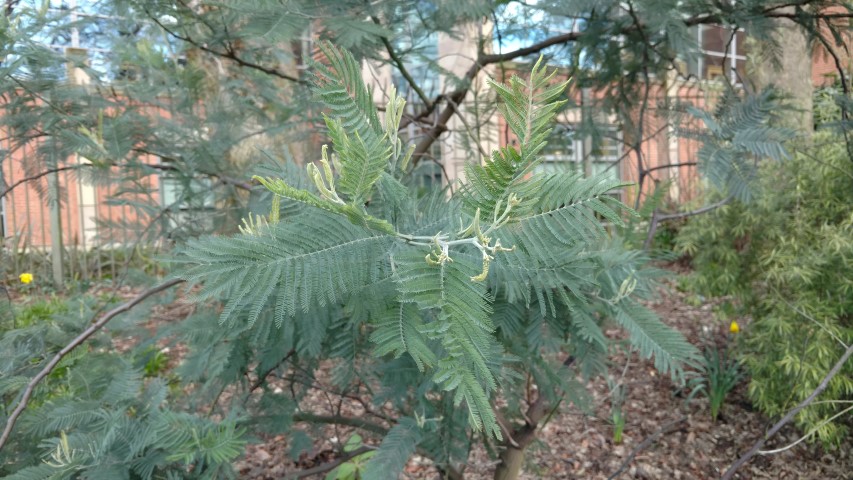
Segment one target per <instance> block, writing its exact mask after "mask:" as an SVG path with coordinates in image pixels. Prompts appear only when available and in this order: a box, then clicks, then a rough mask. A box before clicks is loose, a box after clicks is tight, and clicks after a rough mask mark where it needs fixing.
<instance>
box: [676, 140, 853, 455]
mask: <svg viewBox="0 0 853 480" xmlns="http://www.w3.org/2000/svg"><path fill="white" fill-rule="evenodd" d="M758 183H759V185H758V189H759V191H758V193H759V194H758V195H756V199H755V200H754V201H753V202H751V203H749V204H742V203H737V202H735V203H731V204H729V205H726V206H724V207H722V208H719V209H717V210H716V211H714V212H713V213H711V214H709V215H707V216H703V217H697V218H695V219H693V220H692V221H690V222H689V223H688V225H687V226H686V227H684V228H683V229H682V231H681V233H680V235H679V237H678V240H677V248H678V250H679V251H680V252H681V253H685V254H688V255H690V256H691V257H692V262H693V266H694V268H695V269H696V273H695V275H694V276H693V278H692V283H693V286H694V287H695V288H696V289H697V290H698V291H700V292H701V293H707V294H714V295H732V296H734V298H735V300H736V301H737V303H738V304H739V306H740V309H741V312H739V313H746V314H749V315H751V316H752V318H753V321H752V322H751V324H749V325H748V326H744V327H745V328H744V333H745V337H744V345H743V347H744V348H745V350H744V354H743V358H742V360H743V362H744V364H745V366H746V368H747V370H748V373H749V374H750V375H751V377H752V379H751V383H750V388H749V394H750V396H751V398H752V400H753V402H755V404H756V405H757V406H758V407H759V408H760V409H761V410H762V411H764V412H765V413H767V414H769V415H779V414H782V413H783V412H785V411H787V410H789V409H790V408H792V407H794V406H795V405H796V404H797V403H799V402H800V401H801V400H803V399H804V398H806V397H807V396H808V395H809V394H810V393H811V392H812V391H813V390H814V389H815V387H817V386H818V384H819V383H820V381H821V379H822V378H823V377H824V376H825V375H826V374H827V372H828V371H829V369H830V368H831V367H832V365H833V364H835V363H836V362H837V361H838V359H839V358H840V356H841V354H842V353H843V351H844V347H843V346H842V345H843V344H849V343H850V342H851V341H853V313H851V312H853V209H851V207H850V206H851V205H853V164H851V162H850V159H849V158H848V157H847V154H846V150H845V146H844V142H843V140H842V139H840V138H838V137H835V136H832V135H831V134H829V133H820V134H817V135H815V137H814V138H813V140H812V143H811V145H810V146H808V147H807V148H804V149H803V150H802V151H801V152H798V153H796V154H795V156H794V158H793V159H792V160H790V161H788V162H786V163H784V164H782V165H781V166H780V165H779V164H773V165H765V166H764V167H763V168H762V169H761V172H760V175H759V181H758ZM851 398H853V365H850V364H849V363H848V365H846V366H845V367H844V369H843V370H842V371H841V373H840V374H839V375H837V376H836V377H835V378H834V379H833V380H832V381H831V382H830V384H829V388H828V389H827V391H826V392H824V394H823V395H822V398H821V399H835V400H839V399H848V400H849V399H851ZM839 405H842V406H843V404H839V403H837V402H836V403H832V402H816V403H815V404H813V405H811V406H809V407H808V408H806V409H804V410H803V411H802V412H801V413H800V414H799V415H798V416H797V417H796V422H797V424H798V425H799V426H800V427H801V428H803V429H804V430H806V431H807V432H809V433H814V434H815V435H816V436H817V438H819V439H820V440H821V441H822V442H824V444H826V445H833V444H837V443H838V442H840V441H841V440H842V439H843V438H844V436H845V435H846V434H847V433H848V432H847V428H846V427H845V425H844V423H843V422H838V421H830V422H825V421H826V420H828V419H829V418H830V417H832V416H833V415H834V414H836V413H838V412H839V410H840V409H839Z"/></svg>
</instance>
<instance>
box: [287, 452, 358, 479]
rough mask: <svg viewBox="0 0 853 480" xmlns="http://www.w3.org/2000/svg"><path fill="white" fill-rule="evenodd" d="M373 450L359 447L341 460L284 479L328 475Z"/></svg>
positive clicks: (295, 473)
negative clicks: (327, 473)
mask: <svg viewBox="0 0 853 480" xmlns="http://www.w3.org/2000/svg"><path fill="white" fill-rule="evenodd" d="M372 450H373V448H371V447H367V446H363V447H359V448H356V449H355V450H353V451H351V452H346V453H344V454H343V455H342V456H341V457H340V458H337V459H335V460H333V461H331V462H328V463H324V464H322V465H317V466H316V467H312V468H308V469H305V470H301V471H299V472H294V473H288V474H287V475H285V476H284V478H285V480H296V479H299V478H305V477H310V476H311V475H319V474H321V473H326V472H328V471H330V470H334V469H335V468H337V467H338V465H340V464H342V463H346V462H348V461H350V460H351V459H353V458H355V457H357V456H359V455H362V454H364V453H367V452H370V451H372Z"/></svg>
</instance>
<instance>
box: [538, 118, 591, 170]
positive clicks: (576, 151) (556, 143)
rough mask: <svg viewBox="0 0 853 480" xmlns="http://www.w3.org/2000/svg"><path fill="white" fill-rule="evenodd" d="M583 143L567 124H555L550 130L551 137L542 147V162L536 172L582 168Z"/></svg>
mask: <svg viewBox="0 0 853 480" xmlns="http://www.w3.org/2000/svg"><path fill="white" fill-rule="evenodd" d="M581 152H583V144H582V143H581V142H580V141H579V140H577V139H575V131H574V129H573V128H572V127H571V126H569V125H557V126H556V127H554V130H552V131H551V137H550V138H549V139H548V143H547V144H546V145H545V148H543V149H542V163H540V164H539V165H538V166H537V167H536V170H535V171H536V172H543V173H557V172H569V173H575V172H578V171H581V170H582V169H583V167H582V163H581V160H582V159H583V157H582V156H581Z"/></svg>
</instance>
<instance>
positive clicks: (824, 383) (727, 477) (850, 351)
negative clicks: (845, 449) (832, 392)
mask: <svg viewBox="0 0 853 480" xmlns="http://www.w3.org/2000/svg"><path fill="white" fill-rule="evenodd" d="M850 355H853V345H851V346H849V347H847V350H846V351H845V352H844V355H842V356H841V358H840V359H839V360H838V362H837V363H836V364H835V365H834V366H833V367H832V369H831V370H830V371H829V373H827V374H826V376H825V377H823V380H821V381H820V384H818V386H817V388H815V389H814V391H813V392H812V393H811V395H809V396H808V398H806V399H805V400H803V401H802V402H800V404H799V405H797V406H796V407H794V409H793V410H790V411H788V413H787V414H786V415H785V416H784V417H782V419H781V420H779V421H778V422H776V424H775V425H773V427H772V428H770V430H769V431H768V432H767V433H766V434H765V435H764V436H763V437H761V438H759V439H758V441H756V442H755V444H754V445H753V446H752V448H750V449H749V451H748V452H746V453H745V454H743V455H742V456H741V457H740V458H739V459H737V461H736V462H735V463H733V464H732V466H731V467H729V469H728V470H727V471H726V473H725V474H723V476H722V478H721V480H731V478H732V477H733V476H734V474H735V472H737V471H738V469H739V468H740V467H742V466H744V465H745V464H746V462H748V461H749V460H750V459H751V458H752V457H753V456H755V454H756V453H758V452H759V450H761V447H763V446H764V444H765V443H766V442H767V440H768V439H769V438H770V437H772V436H773V435H775V434H776V432H778V431H779V430H780V429H781V428H782V427H784V426H785V425H786V424H787V423H788V422H790V421H791V420H792V419H793V418H794V417H795V416H796V415H797V414H798V413H800V410H802V409H804V408H806V407H807V406H808V405H809V404H810V403H812V402H813V401H814V400H815V399H816V398H817V397H818V396H819V395H820V394H821V393H823V391H824V390H826V388H827V387H828V386H829V382H830V380H832V379H833V378H834V377H835V376H836V375H837V374H838V372H840V371H841V368H842V367H843V366H844V364H845V363H846V362H847V359H849V358H850Z"/></svg>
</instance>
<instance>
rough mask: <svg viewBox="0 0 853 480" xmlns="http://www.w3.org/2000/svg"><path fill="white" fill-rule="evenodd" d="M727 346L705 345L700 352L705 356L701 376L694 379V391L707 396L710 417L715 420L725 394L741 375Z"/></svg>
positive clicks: (724, 399) (723, 401)
mask: <svg viewBox="0 0 853 480" xmlns="http://www.w3.org/2000/svg"><path fill="white" fill-rule="evenodd" d="M729 353H730V352H729V350H728V348H727V347H723V348H719V347H717V346H716V345H713V346H709V347H706V348H705V350H704V352H702V354H703V356H704V357H705V362H704V363H703V364H702V366H703V367H704V368H703V370H702V375H701V377H698V378H697V379H696V380H698V382H696V383H697V384H696V385H695V388H694V393H696V392H698V393H701V394H703V395H705V396H706V397H708V402H709V404H710V408H711V419H713V420H714V421H716V420H717V416H718V415H719V414H720V409H721V408H722V407H723V403H725V401H726V396H727V395H728V394H729V392H730V391H731V390H732V389H733V388H734V387H735V386H736V385H737V384H738V382H739V381H740V380H741V378H742V375H741V373H740V366H739V365H738V362H737V360H736V359H734V358H733V357H732V356H730V355H729Z"/></svg>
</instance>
